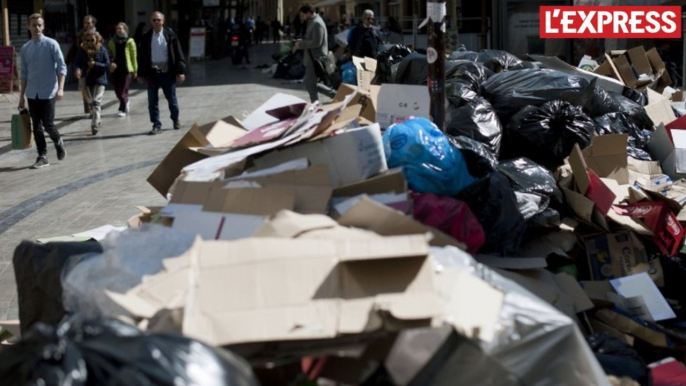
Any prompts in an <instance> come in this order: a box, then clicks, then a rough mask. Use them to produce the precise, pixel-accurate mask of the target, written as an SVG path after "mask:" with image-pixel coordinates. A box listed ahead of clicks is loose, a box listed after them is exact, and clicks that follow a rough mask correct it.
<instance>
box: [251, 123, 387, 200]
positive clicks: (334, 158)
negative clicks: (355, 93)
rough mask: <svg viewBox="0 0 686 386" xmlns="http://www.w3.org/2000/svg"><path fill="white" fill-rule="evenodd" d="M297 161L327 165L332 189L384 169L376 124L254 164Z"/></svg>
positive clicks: (263, 165)
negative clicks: (302, 159) (306, 160)
mask: <svg viewBox="0 0 686 386" xmlns="http://www.w3.org/2000/svg"><path fill="white" fill-rule="evenodd" d="M299 158H307V159H308V160H309V161H310V164H312V165H324V164H325V165H328V166H329V172H330V177H331V186H332V187H334V188H338V187H341V186H344V185H348V184H352V183H356V182H359V181H363V180H365V179H367V178H370V177H373V176H375V175H377V174H379V173H382V172H384V171H386V170H388V166H387V165H386V157H385V155H384V151H383V143H382V140H381V131H380V129H379V126H378V125H372V126H367V127H361V128H357V129H349V130H345V131H344V132H342V133H340V134H338V135H335V136H333V137H328V138H325V139H323V140H321V141H316V142H306V143H299V144H297V145H294V146H290V147H287V148H283V149H280V150H276V151H274V152H271V153H268V154H266V155H264V156H261V157H257V158H255V159H254V163H255V165H256V166H257V168H260V169H263V168H269V167H274V166H276V165H279V164H282V163H284V162H288V161H291V160H294V159H299Z"/></svg>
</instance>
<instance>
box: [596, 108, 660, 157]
mask: <svg viewBox="0 0 686 386" xmlns="http://www.w3.org/2000/svg"><path fill="white" fill-rule="evenodd" d="M594 122H595V124H596V133H597V134H599V135H606V134H629V141H628V143H627V152H628V153H629V155H630V156H631V157H633V158H636V159H639V160H644V161H651V157H650V154H648V152H647V147H648V142H649V141H650V132H649V131H647V130H641V128H640V127H638V125H636V123H635V122H634V121H633V120H632V119H631V118H629V117H627V115H626V114H624V113H609V114H605V115H602V116H600V117H597V118H595V119H594Z"/></svg>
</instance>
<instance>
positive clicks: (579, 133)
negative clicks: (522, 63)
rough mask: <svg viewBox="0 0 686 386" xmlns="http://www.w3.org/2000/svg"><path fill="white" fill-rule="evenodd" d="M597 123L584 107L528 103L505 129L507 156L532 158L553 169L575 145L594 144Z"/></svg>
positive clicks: (507, 157)
mask: <svg viewBox="0 0 686 386" xmlns="http://www.w3.org/2000/svg"><path fill="white" fill-rule="evenodd" d="M595 130H596V125H595V123H594V122H593V120H592V119H591V118H589V117H588V116H587V115H586V114H584V112H583V111H582V109H581V107H578V106H572V105H571V104H569V103H567V102H562V101H552V102H546V103H545V104H543V105H542V106H540V107H537V106H528V107H525V108H523V109H522V110H520V111H519V112H518V113H517V114H515V115H514V116H513V117H512V119H511V120H510V122H509V124H508V125H507V127H506V129H505V139H504V143H505V146H504V147H503V158H504V159H509V158H515V157H529V158H530V159H531V160H532V161H534V162H536V163H539V164H541V165H543V166H545V167H547V168H549V169H555V168H557V167H558V166H560V165H562V164H564V159H565V158H566V157H568V156H569V154H570V153H571V151H572V149H573V148H574V145H575V144H578V145H579V147H581V148H582V149H583V148H585V147H587V146H588V145H589V144H590V143H591V138H593V135H594V133H595Z"/></svg>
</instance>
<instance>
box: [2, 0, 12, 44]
mask: <svg viewBox="0 0 686 386" xmlns="http://www.w3.org/2000/svg"><path fill="white" fill-rule="evenodd" d="M2 45H3V46H9V45H10V14H9V9H8V5H7V0H2Z"/></svg>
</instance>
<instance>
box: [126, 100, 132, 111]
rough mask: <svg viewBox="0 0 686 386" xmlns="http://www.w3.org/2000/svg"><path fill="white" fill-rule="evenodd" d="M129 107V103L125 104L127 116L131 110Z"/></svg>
mask: <svg viewBox="0 0 686 386" xmlns="http://www.w3.org/2000/svg"><path fill="white" fill-rule="evenodd" d="M130 107H131V101H128V102H126V113H127V114H128V112H129V111H130V110H131V108H130Z"/></svg>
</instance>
